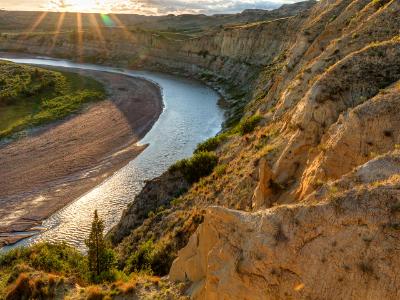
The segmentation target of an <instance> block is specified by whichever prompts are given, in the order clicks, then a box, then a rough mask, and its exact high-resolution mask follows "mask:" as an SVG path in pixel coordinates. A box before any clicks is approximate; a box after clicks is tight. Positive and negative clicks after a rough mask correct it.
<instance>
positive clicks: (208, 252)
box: [170, 153, 400, 300]
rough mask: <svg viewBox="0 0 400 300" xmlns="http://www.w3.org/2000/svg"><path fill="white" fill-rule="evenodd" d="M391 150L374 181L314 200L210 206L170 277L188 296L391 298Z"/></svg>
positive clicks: (398, 196)
mask: <svg viewBox="0 0 400 300" xmlns="http://www.w3.org/2000/svg"><path fill="white" fill-rule="evenodd" d="M398 155H399V153H397V154H396V155H395V156H391V157H390V158H389V157H386V158H383V159H382V160H381V161H380V162H379V163H378V162H376V163H375V164H378V165H380V166H383V165H384V164H385V163H386V164H392V163H393V162H394V161H396V162H397V163H396V166H392V168H393V170H392V172H387V173H386V174H385V172H381V173H380V174H379V176H378V175H375V176H374V180H376V179H377V178H380V180H381V181H380V182H381V183H380V184H379V186H377V185H375V186H369V185H368V184H367V183H368V180H366V179H364V182H363V184H362V185H360V183H359V184H358V186H357V188H349V189H348V190H344V191H340V192H336V194H330V195H329V193H328V196H327V197H326V198H324V200H323V201H319V202H318V203H313V204H311V203H310V204H308V203H307V204H299V205H292V206H282V207H278V208H274V209H270V210H266V211H260V212H259V213H245V212H240V211H233V210H229V209H225V208H221V207H212V208H210V209H209V210H208V212H207V214H206V218H205V221H204V223H203V224H202V225H200V227H199V228H198V230H197V232H196V233H195V234H194V235H193V236H192V237H191V238H190V241H189V243H188V245H187V246H186V247H185V248H184V249H182V250H181V251H180V252H179V255H178V258H177V259H176V260H175V261H174V263H173V265H172V268H171V271H170V279H172V280H178V281H187V280H189V281H191V282H193V284H192V286H191V288H190V289H189V290H188V291H187V292H188V294H190V295H191V297H192V298H193V299H238V300H239V299H241V300H242V299H252V300H253V299H397V298H398V297H399V296H400V294H399V292H398V289H399V287H400V281H399V280H398V279H397V276H396V275H395V274H397V266H398V265H399V263H400V261H399V260H398V258H397V250H396V249H397V246H396V245H397V241H398V239H399V238H400V235H399V232H398V222H399V212H398V211H399V210H398V207H399V203H400V189H399V188H400V177H399V175H398V173H397V174H396V172H398V170H399V167H400V166H399V164H398V163H399V156H398ZM375 167H376V166H373V167H372V168H373V169H374V170H376V171H378V170H379V169H375ZM366 168H371V166H363V167H361V168H360V169H359V170H358V172H357V173H358V175H357V177H358V179H359V180H360V179H362V178H363V176H365V175H366V174H369V172H365V169H366ZM390 173H391V174H390ZM390 175H393V176H390ZM345 183H347V184H349V181H348V180H346V181H345V182H342V183H340V184H341V185H344V184H345Z"/></svg>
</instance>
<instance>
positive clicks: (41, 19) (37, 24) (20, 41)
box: [17, 11, 48, 47]
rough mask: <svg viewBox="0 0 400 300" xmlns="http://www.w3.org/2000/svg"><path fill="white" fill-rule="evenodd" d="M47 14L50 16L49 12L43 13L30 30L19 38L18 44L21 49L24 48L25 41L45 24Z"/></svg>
mask: <svg viewBox="0 0 400 300" xmlns="http://www.w3.org/2000/svg"><path fill="white" fill-rule="evenodd" d="M47 14H48V12H46V11H45V12H42V13H41V14H40V15H39V16H38V18H37V19H35V21H34V22H33V23H32V25H31V26H30V27H29V28H27V30H26V31H25V32H24V33H23V34H21V35H20V36H19V38H18V40H17V43H18V44H19V46H20V47H22V46H23V45H22V43H23V41H25V40H26V39H27V38H28V36H29V35H30V34H31V33H32V32H34V31H35V30H36V29H37V28H38V27H39V25H40V24H41V23H42V22H43V20H44V18H46V16H47Z"/></svg>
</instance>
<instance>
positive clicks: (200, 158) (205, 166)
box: [170, 151, 218, 183]
mask: <svg viewBox="0 0 400 300" xmlns="http://www.w3.org/2000/svg"><path fill="white" fill-rule="evenodd" d="M217 164H218V157H217V155H216V154H215V153H214V152H208V151H200V152H196V153H195V154H194V155H193V156H192V157H191V158H187V159H182V160H180V161H178V162H177V163H175V164H174V165H172V166H171V167H170V171H171V172H177V171H179V172H181V173H182V175H183V177H184V178H185V179H186V181H187V182H189V183H194V182H197V181H199V179H200V178H202V177H204V176H208V175H210V174H211V172H212V171H213V170H214V167H215V166H216V165H217Z"/></svg>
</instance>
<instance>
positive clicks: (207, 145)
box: [194, 133, 228, 153]
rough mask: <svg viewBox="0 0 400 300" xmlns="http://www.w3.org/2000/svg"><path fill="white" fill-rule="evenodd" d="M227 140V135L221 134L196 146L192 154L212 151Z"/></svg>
mask: <svg viewBox="0 0 400 300" xmlns="http://www.w3.org/2000/svg"><path fill="white" fill-rule="evenodd" d="M227 138H228V134H227V133H222V134H219V135H217V136H214V137H212V138H209V139H208V140H206V141H204V142H202V143H200V144H198V145H197V147H196V150H194V153H198V152H205V151H207V152H210V151H214V150H216V149H217V148H218V146H219V145H220V144H221V143H222V142H223V141H225V140H226V139H227Z"/></svg>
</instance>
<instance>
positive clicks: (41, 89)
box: [0, 61, 105, 138]
mask: <svg viewBox="0 0 400 300" xmlns="http://www.w3.org/2000/svg"><path fill="white" fill-rule="evenodd" d="M104 96H105V90H104V87H103V86H102V84H101V83H99V82H97V81H96V80H94V79H92V78H89V77H84V76H81V75H78V74H75V73H69V72H59V71H54V70H48V69H43V68H37V67H31V66H25V65H19V64H15V63H12V62H6V61H0V138H4V137H9V136H11V135H12V134H14V133H16V132H18V131H22V130H24V129H27V128H30V127H33V126H37V125H42V124H45V123H49V122H52V121H55V120H59V119H62V118H65V117H66V116H68V115H69V114H71V113H73V112H76V111H78V110H79V109H81V108H82V105H83V104H85V103H88V102H92V101H98V100H102V99H103V98H104Z"/></svg>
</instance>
